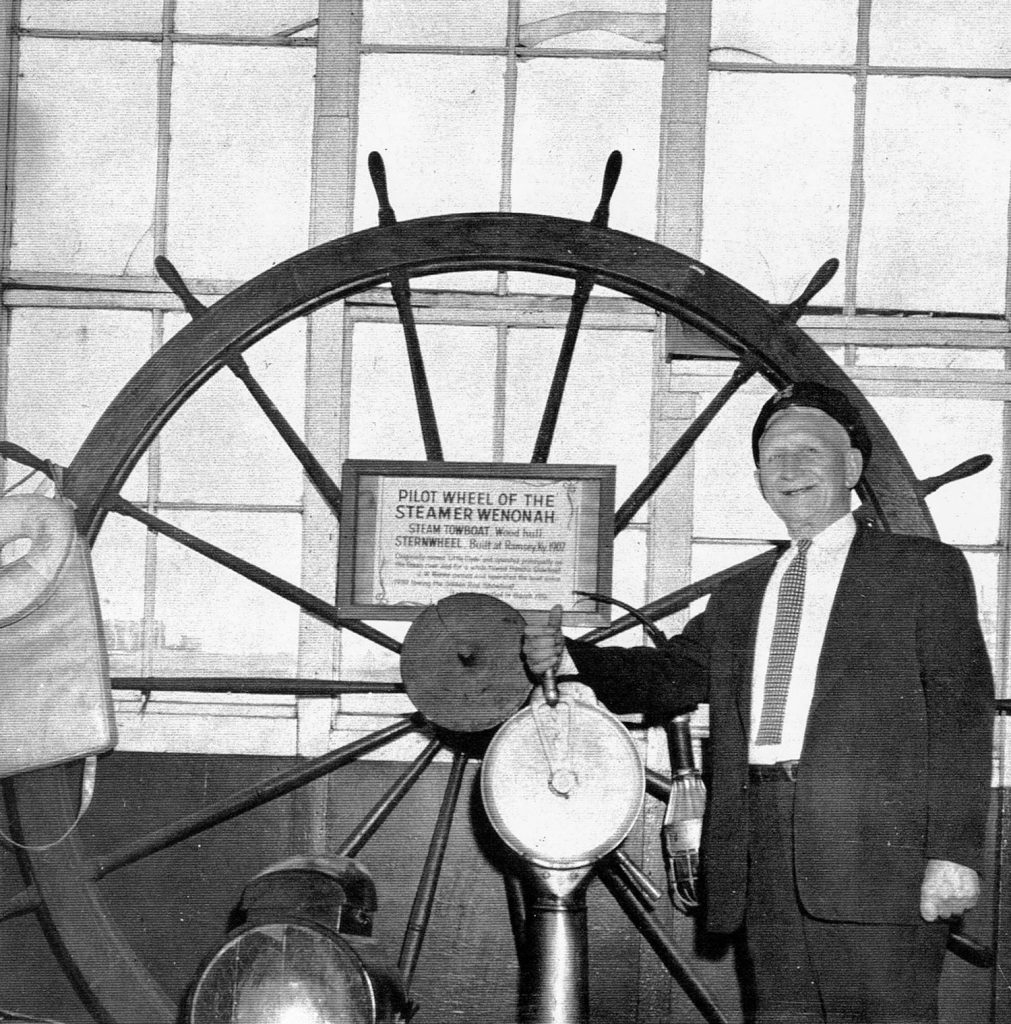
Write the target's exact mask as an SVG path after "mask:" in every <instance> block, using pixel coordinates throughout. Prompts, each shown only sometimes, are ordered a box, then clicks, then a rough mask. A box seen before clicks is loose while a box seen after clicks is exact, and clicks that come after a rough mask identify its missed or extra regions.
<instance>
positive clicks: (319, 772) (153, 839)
mask: <svg viewBox="0 0 1011 1024" xmlns="http://www.w3.org/2000/svg"><path fill="white" fill-rule="evenodd" d="M423 723H424V719H423V718H422V717H421V715H417V714H415V715H409V716H407V717H406V718H403V719H401V720H400V721H397V722H394V723H393V724H391V725H388V726H386V727H385V728H383V729H379V730H377V731H376V732H373V733H370V734H369V735H368V736H363V737H362V738H361V739H359V740H355V741H354V742H352V743H347V744H345V745H344V746H343V747H338V748H337V749H336V750H330V751H328V752H327V753H325V754H322V755H320V756H319V757H314V758H312V759H311V760H309V761H306V762H305V763H304V764H300V765H298V766H297V767H295V768H291V769H289V770H288V771H283V772H279V773H278V774H276V775H274V776H272V777H271V778H268V779H265V780H263V781H262V782H258V783H255V784H254V785H252V786H247V787H246V788H245V789H241V790H239V791H238V792H237V793H233V794H232V795H231V796H228V797H226V798H225V799H224V800H219V801H218V802H217V803H214V804H211V805H210V806H209V807H205V808H202V809H201V810H199V811H195V812H194V813H193V814H187V815H186V816H185V817H182V818H179V819H178V820H177V821H174V822H172V823H171V824H169V825H166V826H164V827H163V828H159V829H155V830H154V831H153V832H149V833H148V834H147V835H146V836H141V837H140V838H139V839H136V840H134V841H133V842H132V843H128V844H126V845H124V846H121V847H120V848H119V849H117V850H114V851H113V852H112V853H110V854H107V855H106V856H104V857H96V858H93V859H92V860H91V861H90V862H89V867H90V877H91V878H92V879H93V880H96V881H97V880H98V879H100V878H104V877H105V876H106V875H108V874H110V873H112V872H113V871H117V870H118V869H119V868H122V867H126V865H128V864H133V863H134V862H136V861H138V860H142V859H143V858H144V857H149V856H151V855H152V854H155V853H159V852H161V851H162V850H165V849H168V847H170V846H174V845H175V844H176V843H179V842H182V841H183V840H184V839H190V838H191V837H193V836H195V835H198V834H199V833H201V832H204V831H206V830H207V829H209V828H213V827H214V826H215V825H220V824H222V823H223V822H226V821H231V820H232V818H237V817H238V816H239V815H240V814H244V813H245V812H246V811H251V810H254V809H255V808H257V807H261V806H262V805H263V804H266V803H269V802H270V801H271V800H276V799H277V798H278V797H281V796H285V795H286V794H288V793H291V792H292V791H293V790H295V789H298V788H299V787H300V786H304V785H306V784H307V783H310V782H313V781H315V780H316V779H319V778H321V777H322V776H324V775H327V774H329V773H330V772H332V771H334V770H335V769H337V768H341V767H343V766H344V765H346V764H349V763H350V762H351V761H354V760H356V759H358V758H359V757H362V756H363V755H365V754H367V753H369V752H370V751H373V750H376V749H378V748H379V747H382V746H384V745H385V744H387V743H389V742H390V741H392V740H395V739H397V738H398V737H400V736H404V735H406V734H407V733H409V732H412V731H414V730H417V729H419V728H420V727H421V726H422V725H423Z"/></svg>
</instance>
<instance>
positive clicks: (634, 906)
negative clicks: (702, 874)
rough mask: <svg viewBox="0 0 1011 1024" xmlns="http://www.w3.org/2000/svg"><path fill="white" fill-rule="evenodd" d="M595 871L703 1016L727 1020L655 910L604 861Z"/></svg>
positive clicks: (711, 1021)
mask: <svg viewBox="0 0 1011 1024" xmlns="http://www.w3.org/2000/svg"><path fill="white" fill-rule="evenodd" d="M597 873H598V874H599V875H600V880H601V881H602V882H603V883H604V885H605V887H606V888H607V890H608V891H609V892H610V893H611V895H612V896H613V897H614V898H615V900H616V902H617V904H618V906H619V907H621V909H622V910H623V911H624V912H625V915H626V917H628V919H629V920H630V921H631V922H632V924H634V925H635V927H636V929H637V930H638V932H639V934H640V935H642V937H643V938H644V939H645V940H646V941H647V942H648V943H649V944H650V946H652V947H653V951H654V952H655V953H656V955H657V956H658V957H659V958H660V962H661V963H662V964H663V965H664V967H666V968H667V971H668V973H669V974H670V976H671V977H672V978H673V979H674V980H675V981H676V982H677V983H678V984H679V985H680V986H681V988H682V989H683V990H684V993H685V995H686V996H688V998H689V999H690V1000H691V1001H692V1003H693V1004H694V1006H695V1008H696V1009H697V1010H698V1011H699V1013H700V1014H701V1015H702V1017H703V1019H704V1020H706V1021H707V1022H708V1024H729V1021H728V1019H727V1017H726V1016H725V1015H724V1013H723V1011H722V1010H721V1009H720V1008H719V1006H718V1005H717V1004H716V1000H715V999H714V998H713V996H712V994H711V993H710V992H709V990H708V989H707V988H706V987H705V985H704V984H703V983H702V982H701V981H700V980H699V979H698V978H697V977H696V976H695V974H694V973H693V972H692V970H691V968H690V967H689V966H688V964H687V963H686V962H685V959H684V957H683V955H682V953H681V951H680V950H679V949H678V948H677V946H675V945H674V943H673V942H671V940H670V939H669V938H668V937H667V933H666V932H665V931H664V930H663V928H662V927H661V926H660V924H659V922H658V921H657V919H656V916H655V914H652V913H650V912H649V911H647V910H646V909H645V908H644V907H643V905H642V904H641V903H640V902H639V900H638V899H637V898H636V896H635V893H633V891H632V890H631V889H630V888H629V886H628V884H627V883H626V882H625V880H624V879H623V878H622V877H621V875H620V874H619V873H618V872H617V871H615V870H614V869H613V868H611V867H609V866H608V865H607V864H602V865H601V866H600V868H599V869H598V872H597Z"/></svg>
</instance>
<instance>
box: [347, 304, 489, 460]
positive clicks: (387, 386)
mask: <svg viewBox="0 0 1011 1024" xmlns="http://www.w3.org/2000/svg"><path fill="white" fill-rule="evenodd" d="M418 335H419V337H420V339H421V351H422V356H423V358H424V361H425V370H426V376H427V377H428V385H429V390H430V392H431V395H432V405H433V407H434V409H435V420H436V423H437V424H438V428H439V436H440V439H441V441H442V450H443V455H444V456H445V458H446V459H449V460H458V461H468V460H474V461H487V460H489V459H490V458H491V455H492V442H493V436H494V435H493V431H494V424H495V420H494V407H495V400H494V395H495V353H496V348H497V343H496V340H495V332H494V331H493V330H492V329H490V328H486V327H446V326H442V325H432V324H422V325H421V326H420V327H419V328H418ZM349 444H350V451H349V454H350V456H351V457H352V458H359V459H382V458H387V459H424V458H425V449H424V445H423V443H422V437H421V426H420V422H419V419H418V411H417V406H416V404H415V400H414V387H413V384H412V382H411V372H410V367H409V366H408V362H407V351H406V344H405V341H404V335H403V331H402V330H401V328H400V327H399V325H396V326H395V325H393V324H357V325H356V326H355V329H354V354H353V359H352V370H351V425H350V435H349Z"/></svg>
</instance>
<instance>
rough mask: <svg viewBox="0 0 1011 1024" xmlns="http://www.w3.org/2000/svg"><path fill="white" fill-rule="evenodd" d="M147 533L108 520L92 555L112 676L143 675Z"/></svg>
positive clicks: (124, 522)
mask: <svg viewBox="0 0 1011 1024" xmlns="http://www.w3.org/2000/svg"><path fill="white" fill-rule="evenodd" d="M145 538H146V531H145V529H144V528H143V527H142V526H141V525H140V524H139V523H136V522H134V521H133V520H131V519H124V518H122V517H120V516H114V515H112V516H107V517H106V519H105V522H104V523H103V524H102V529H101V532H100V533H99V535H98V538H97V539H96V541H95V544H94V547H93V548H92V551H91V561H92V565H93V566H94V568H95V584H96V586H97V589H98V600H99V607H100V608H101V611H102V624H103V627H104V631H105V642H106V646H107V648H108V651H109V670H110V672H111V673H112V675H114V676H116V675H121V676H130V675H139V674H140V672H141V665H142V653H143V637H144V548H145Z"/></svg>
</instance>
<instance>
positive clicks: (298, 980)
mask: <svg viewBox="0 0 1011 1024" xmlns="http://www.w3.org/2000/svg"><path fill="white" fill-rule="evenodd" d="M374 1019H375V1014H374V1004H373V998H372V988H371V985H370V983H369V981H368V977H367V975H366V974H365V971H364V969H363V968H362V966H361V964H360V962H359V961H358V959H357V957H355V956H354V954H353V953H352V952H351V951H350V950H349V949H348V948H346V947H345V946H344V945H343V943H341V942H339V941H335V940H333V939H331V938H330V937H328V936H327V935H325V934H323V933H322V932H319V931H317V930H315V929H313V928H310V927H307V926H305V925H300V924H291V923H287V924H284V923H279V924H268V925H261V926H259V927H257V928H253V929H251V930H250V931H247V932H243V933H242V934H240V935H238V936H236V937H235V938H234V939H232V940H231V941H230V942H228V943H227V944H226V945H225V946H224V947H223V948H222V949H221V950H220V951H219V952H218V953H217V954H216V955H215V957H214V959H213V960H212V961H211V963H210V964H209V966H208V967H207V969H206V970H205V971H204V973H203V975H202V976H201V978H200V980H199V981H198V983H197V986H196V989H195V990H194V993H193V999H192V1002H191V1009H190V1022H191V1024H371V1022H372V1021H374Z"/></svg>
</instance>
